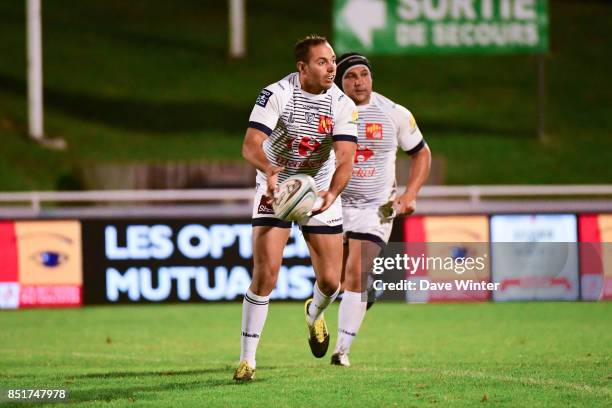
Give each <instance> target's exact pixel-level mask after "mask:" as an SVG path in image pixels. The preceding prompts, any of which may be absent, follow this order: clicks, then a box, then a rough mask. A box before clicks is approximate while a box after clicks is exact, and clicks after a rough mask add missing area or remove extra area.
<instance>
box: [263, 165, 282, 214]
mask: <svg viewBox="0 0 612 408" xmlns="http://www.w3.org/2000/svg"><path fill="white" fill-rule="evenodd" d="M283 170H285V168H284V167H278V166H272V165H270V166H268V168H267V169H266V182H267V185H268V188H267V192H266V202H267V204H270V205H271V204H272V201H274V198H275V197H276V192H277V191H278V173H280V172H281V171H283Z"/></svg>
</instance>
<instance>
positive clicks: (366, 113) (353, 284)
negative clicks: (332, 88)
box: [331, 53, 431, 367]
mask: <svg viewBox="0 0 612 408" xmlns="http://www.w3.org/2000/svg"><path fill="white" fill-rule="evenodd" d="M335 82H336V85H338V87H339V88H340V89H342V90H343V91H344V92H345V93H346V95H347V96H349V97H350V98H351V99H352V100H353V101H354V102H355V104H356V105H357V110H358V112H359V125H358V147H357V154H356V156H355V163H354V167H353V176H352V178H351V180H350V182H349V183H348V186H347V187H346V189H345V190H344V191H343V192H342V212H343V219H344V238H345V245H344V268H343V273H342V286H343V290H344V293H343V295H342V300H341V302H340V308H339V312H338V338H337V340H336V346H335V348H334V353H333V355H332V359H331V363H332V364H334V365H342V366H346V367H348V366H350V362H349V358H348V354H349V351H350V348H351V343H352V342H353V339H354V338H355V336H356V335H357V332H358V331H359V327H360V326H361V322H362V321H363V318H364V316H365V312H366V308H367V303H366V299H367V293H366V292H365V291H364V289H366V288H364V286H366V284H365V281H366V279H365V278H366V276H364V275H365V273H366V271H364V275H362V273H361V266H362V265H371V263H372V260H373V258H374V257H376V256H377V255H378V254H379V253H380V250H381V249H382V248H383V247H384V246H385V245H386V243H387V242H388V240H389V236H390V235H391V228H392V225H393V216H394V215H409V214H411V213H413V212H414V211H415V206H416V196H417V193H418V192H419V189H420V188H421V186H422V185H423V183H424V182H425V181H426V179H427V177H428V176H429V168H430V164H431V152H430V150H429V147H428V146H427V144H426V143H425V140H424V139H423V135H422V134H421V132H420V130H419V128H418V126H417V124H416V122H415V119H414V117H413V116H412V114H411V113H410V112H409V111H408V110H407V109H406V108H404V107H403V106H401V105H398V104H396V103H394V102H393V101H391V100H389V99H387V98H385V97H384V96H382V95H380V94H378V93H376V92H372V68H371V65H370V62H369V61H368V59H367V58H366V57H364V56H363V55H360V54H357V53H348V54H344V55H342V56H341V57H340V59H339V61H338V66H337V74H336V79H335ZM398 147H399V148H401V149H402V150H403V151H405V152H406V153H407V154H408V155H410V156H411V157H412V161H411V164H410V177H409V180H408V184H407V185H406V190H405V192H404V193H402V194H401V195H399V196H396V180H395V158H396V154H397V149H398ZM362 262H363V263H362Z"/></svg>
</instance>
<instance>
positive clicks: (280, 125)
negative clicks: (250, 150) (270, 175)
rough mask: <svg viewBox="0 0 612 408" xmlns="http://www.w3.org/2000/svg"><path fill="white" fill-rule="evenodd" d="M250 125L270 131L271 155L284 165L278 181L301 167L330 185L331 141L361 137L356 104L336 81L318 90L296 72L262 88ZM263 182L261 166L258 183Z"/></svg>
mask: <svg viewBox="0 0 612 408" xmlns="http://www.w3.org/2000/svg"><path fill="white" fill-rule="evenodd" d="M249 127H252V128H255V129H258V130H261V131H262V132H264V133H265V134H266V135H268V138H267V139H266V140H265V141H264V143H263V149H264V152H265V154H266V157H267V159H268V161H269V162H270V163H271V164H273V165H275V166H283V167H284V168H285V169H284V170H283V171H282V172H281V173H279V177H278V181H279V183H281V182H283V181H284V180H286V179H287V178H288V177H289V176H291V175H294V174H297V173H303V174H308V175H310V176H312V177H313V178H314V180H315V182H316V184H317V188H318V189H319V190H326V189H328V188H329V184H330V181H331V177H332V175H333V172H334V169H335V155H334V151H333V149H332V147H333V146H332V143H333V142H335V141H352V142H357V109H356V107H355V103H354V102H353V101H352V100H351V99H350V98H349V97H347V96H346V95H345V94H344V93H343V92H342V91H341V90H340V89H339V88H338V87H337V86H336V85H335V84H334V85H333V86H332V87H331V88H330V89H328V90H327V91H326V92H325V93H323V94H320V95H313V94H310V93H307V92H305V91H303V90H302V88H301V85H300V80H299V74H298V73H297V72H296V73H293V74H290V75H288V76H286V77H285V78H283V79H282V80H280V81H278V82H276V83H274V84H272V85H270V86H268V87H266V88H265V89H263V90H262V91H261V93H260V94H259V96H258V97H257V101H256V102H255V106H254V107H253V111H252V112H251V116H250V118H249ZM265 182H266V175H265V174H264V173H263V172H261V171H259V170H258V171H257V183H263V184H265Z"/></svg>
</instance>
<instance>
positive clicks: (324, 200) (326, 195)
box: [312, 190, 336, 216]
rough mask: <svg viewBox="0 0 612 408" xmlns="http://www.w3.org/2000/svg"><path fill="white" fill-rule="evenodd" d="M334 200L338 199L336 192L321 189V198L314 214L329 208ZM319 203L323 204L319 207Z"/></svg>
mask: <svg viewBox="0 0 612 408" xmlns="http://www.w3.org/2000/svg"><path fill="white" fill-rule="evenodd" d="M334 201H336V195H335V194H334V193H332V192H331V191H327V190H323V191H319V199H318V200H317V202H316V203H315V207H314V209H313V210H312V215H313V216H314V215H317V214H321V213H322V212H323V211H325V210H327V209H328V208H329V207H330V206H331V205H332V204H333V203H334ZM318 203H321V205H320V206H318V207H317V204H318Z"/></svg>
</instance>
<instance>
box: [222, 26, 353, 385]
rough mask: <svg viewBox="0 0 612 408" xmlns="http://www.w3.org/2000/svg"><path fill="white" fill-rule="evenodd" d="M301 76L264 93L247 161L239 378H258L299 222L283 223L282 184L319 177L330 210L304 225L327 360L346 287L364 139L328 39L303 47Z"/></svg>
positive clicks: (311, 323)
mask: <svg viewBox="0 0 612 408" xmlns="http://www.w3.org/2000/svg"><path fill="white" fill-rule="evenodd" d="M294 51H295V60H296V64H297V72H295V73H292V74H290V75H288V76H286V77H285V78H283V79H281V80H280V81H278V82H276V83H273V84H271V85H270V86H267V87H266V88H265V89H263V90H262V91H261V93H260V94H259V96H258V97H257V100H256V102H255V105H254V107H253V110H252V112H251V116H250V118H249V125H248V129H247V131H246V135H245V138H244V143H243V147H242V155H243V157H244V158H245V159H246V160H247V161H248V162H249V163H251V164H252V165H253V166H255V167H256V168H257V179H256V193H255V200H254V206H253V215H252V225H253V264H254V266H253V279H252V282H251V285H250V287H249V289H248V291H247V293H246V294H245V296H244V301H243V305H242V337H241V344H240V363H239V365H238V368H237V369H236V371H235V373H234V379H235V380H237V381H248V380H250V379H252V377H253V375H254V373H255V367H256V361H255V353H256V350H257V345H258V343H259V338H260V336H261V333H262V330H263V327H264V323H265V321H266V316H267V313H268V302H269V295H270V293H271V292H272V289H273V288H274V286H275V284H276V279H277V277H278V272H279V269H280V266H281V262H282V257H283V249H284V247H285V245H286V243H287V239H288V238H289V232H290V228H291V223H290V222H287V221H283V220H280V219H278V218H275V216H274V211H273V210H272V206H271V202H272V199H273V198H274V194H275V191H276V190H277V188H278V187H277V186H278V183H280V182H283V181H284V180H286V179H287V178H288V177H289V176H291V175H294V174H298V173H303V174H307V175H310V176H312V177H313V178H314V180H315V182H316V185H317V189H318V191H319V192H320V193H319V196H320V197H321V198H322V205H321V206H320V207H319V208H318V209H317V210H316V211H313V216H312V217H310V218H307V219H305V220H303V221H301V222H299V224H300V228H301V229H302V233H303V234H304V238H305V240H306V243H307V245H308V249H309V251H310V256H311V261H312V266H313V269H314V272H315V277H316V282H315V284H314V288H313V297H312V299H309V300H308V301H307V302H306V305H305V315H306V323H307V326H308V332H309V339H308V342H309V344H310V348H311V351H312V353H313V354H314V355H315V356H316V357H319V358H320V357H323V356H324V355H325V353H326V352H327V348H328V346H329V332H328V330H327V325H326V323H325V318H324V316H323V311H324V310H325V308H326V307H327V306H328V305H329V304H330V303H332V302H333V301H334V299H335V298H336V297H337V296H338V292H339V290H340V275H341V272H342V204H341V201H340V198H339V195H340V192H341V191H342V190H343V189H344V187H345V186H346V184H347V183H348V180H349V179H350V177H351V174H352V170H353V158H354V156H355V150H356V146H357V144H356V142H357V110H356V107H355V103H354V102H353V101H352V100H351V99H350V98H348V97H347V96H346V95H344V93H342V91H340V89H339V88H338V87H337V86H336V85H335V84H334V77H335V74H336V55H335V54H334V50H333V49H332V47H331V46H330V44H329V43H328V42H327V40H326V39H325V38H324V37H319V36H309V37H306V38H305V39H303V40H301V41H299V42H298V43H297V44H296V45H295V50H294Z"/></svg>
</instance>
